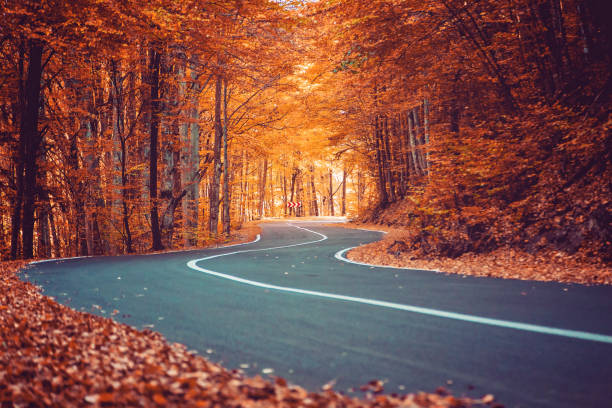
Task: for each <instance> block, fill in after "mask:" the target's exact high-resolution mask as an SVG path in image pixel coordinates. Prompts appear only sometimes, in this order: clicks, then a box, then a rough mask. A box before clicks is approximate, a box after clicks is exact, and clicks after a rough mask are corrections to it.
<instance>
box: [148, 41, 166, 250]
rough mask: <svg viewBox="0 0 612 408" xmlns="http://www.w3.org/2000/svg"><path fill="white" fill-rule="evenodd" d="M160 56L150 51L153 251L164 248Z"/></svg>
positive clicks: (150, 182)
mask: <svg viewBox="0 0 612 408" xmlns="http://www.w3.org/2000/svg"><path fill="white" fill-rule="evenodd" d="M160 65H161V54H160V53H158V52H157V51H156V50H154V49H151V58H150V65H149V68H150V75H151V77H150V79H151V84H150V85H151V100H150V103H151V126H150V136H151V140H150V152H149V199H150V208H151V235H152V241H153V245H152V248H153V250H154V251H159V250H161V249H163V248H164V246H163V244H162V238H161V230H160V227H159V215H158V206H159V203H158V200H157V159H158V152H157V147H158V145H159V128H160V122H161V102H160V98H159V89H160V78H159V77H160V75H159V74H160Z"/></svg>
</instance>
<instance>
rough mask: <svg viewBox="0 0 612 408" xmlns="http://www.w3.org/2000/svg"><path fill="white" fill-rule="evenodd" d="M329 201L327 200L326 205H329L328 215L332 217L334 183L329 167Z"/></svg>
mask: <svg viewBox="0 0 612 408" xmlns="http://www.w3.org/2000/svg"><path fill="white" fill-rule="evenodd" d="M328 176H329V201H328V203H327V204H328V205H329V215H331V216H332V217H333V216H334V215H336V214H335V211H334V183H333V177H332V170H331V169H329V174H328Z"/></svg>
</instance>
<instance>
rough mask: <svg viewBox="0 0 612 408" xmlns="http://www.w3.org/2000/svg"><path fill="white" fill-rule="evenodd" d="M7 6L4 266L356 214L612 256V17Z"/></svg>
mask: <svg viewBox="0 0 612 408" xmlns="http://www.w3.org/2000/svg"><path fill="white" fill-rule="evenodd" d="M0 5H1V7H0V17H1V21H2V23H1V24H0V51H1V53H0V59H1V60H2V66H3V70H2V71H1V72H0V150H1V154H0V198H1V200H0V253H1V256H2V258H3V259H9V258H11V259H16V258H26V259H27V258H32V257H38V258H48V257H65V256H78V255H93V254H121V253H131V252H144V251H148V250H160V249H164V248H172V247H177V248H182V247H194V246H200V245H203V244H205V243H206V242H208V241H211V240H216V239H220V238H221V237H223V236H228V235H230V233H231V231H232V230H234V229H235V228H237V227H238V226H240V225H241V224H243V223H244V222H247V221H251V220H256V219H260V218H262V217H270V216H306V215H308V216H317V215H347V216H349V217H351V218H359V219H361V220H365V221H370V222H376V223H384V224H389V225H391V224H392V225H397V226H401V227H402V228H404V229H405V231H406V246H407V248H409V249H410V250H413V251H416V252H417V253H421V254H422V255H424V256H437V255H444V256H459V255H461V254H463V253H465V252H470V251H472V252H485V251H489V250H492V249H495V248H498V247H502V246H513V247H520V248H523V249H527V250H529V251H538V250H542V249H550V248H552V249H555V250H562V251H565V252H566V253H569V254H573V253H576V252H580V253H583V254H585V255H588V256H596V257H600V258H603V259H604V260H608V261H610V260H611V258H610V256H611V254H612V248H611V244H610V242H611V241H612V226H611V224H610V210H611V206H612V204H611V185H610V180H612V172H611V168H610V162H611V155H612V142H611V140H612V136H611V134H610V127H611V125H612V121H611V116H610V112H611V110H610V107H611V101H610V97H611V95H612V92H611V91H612V77H611V72H612V58H611V55H612V27H610V24H609V22H608V19H607V16H608V15H609V13H608V12H607V11H608V10H607V7H606V5H605V2H603V1H595V0H511V1H501V0H480V1H473V2H464V1H458V0H441V1H429V0H369V1H363V0H321V1H317V2H300V1H282V2H281V1H269V0H252V1H240V0H233V1H225V0H221V1H215V2H209V1H193V0H187V1H181V2H176V1H163V0H154V1H150V2H136V1H134V0H130V1H117V0H101V1H100V0H98V1H92V0H78V1H72V2H63V1H54V0H49V1H26V0H3V1H1V2H0ZM294 202H299V203H301V206H296V207H295V208H294V207H293V206H290V205H289V203H294Z"/></svg>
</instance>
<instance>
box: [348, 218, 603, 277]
mask: <svg viewBox="0 0 612 408" xmlns="http://www.w3.org/2000/svg"><path fill="white" fill-rule="evenodd" d="M347 226H348V227H353V228H364V229H382V230H385V231H386V232H388V234H386V235H385V237H384V239H383V240H381V241H378V242H373V243H371V244H367V245H364V246H361V247H358V248H355V249H353V250H351V251H349V253H348V254H347V257H348V258H349V259H352V260H355V261H359V262H365V263H370V264H375V265H389V266H397V267H405V268H414V269H428V270H435V271H442V272H448V273H458V274H464V275H473V276H492V277H497V278H506V279H526V280H538V281H555V282H573V283H582V284H606V285H610V284H612V267H611V266H610V265H606V264H604V263H601V262H597V261H592V262H588V261H586V260H585V259H584V257H580V256H578V255H573V256H569V255H567V254H564V253H562V252H559V251H547V252H539V253H537V254H530V253H527V252H525V251H521V250H517V249H513V248H498V249H496V250H494V251H492V252H488V253H482V254H474V253H465V254H463V255H461V256H459V257H458V258H444V257H440V258H435V259H423V258H422V257H419V256H416V255H415V254H414V253H413V252H411V251H410V250H408V247H407V245H406V244H405V243H404V239H405V237H404V234H403V233H402V231H401V230H397V229H391V228H384V227H383V228H381V227H380V226H378V225H363V224H360V225H350V224H349V225H347Z"/></svg>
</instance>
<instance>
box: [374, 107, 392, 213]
mask: <svg viewBox="0 0 612 408" xmlns="http://www.w3.org/2000/svg"><path fill="white" fill-rule="evenodd" d="M374 141H375V143H376V164H377V166H376V167H377V170H378V187H379V191H380V203H381V205H382V206H385V205H387V204H388V203H389V196H388V195H387V182H386V180H385V165H384V163H385V160H384V153H383V150H384V148H383V146H382V144H381V129H380V118H379V116H378V115H377V116H376V119H375V126H374Z"/></svg>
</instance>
